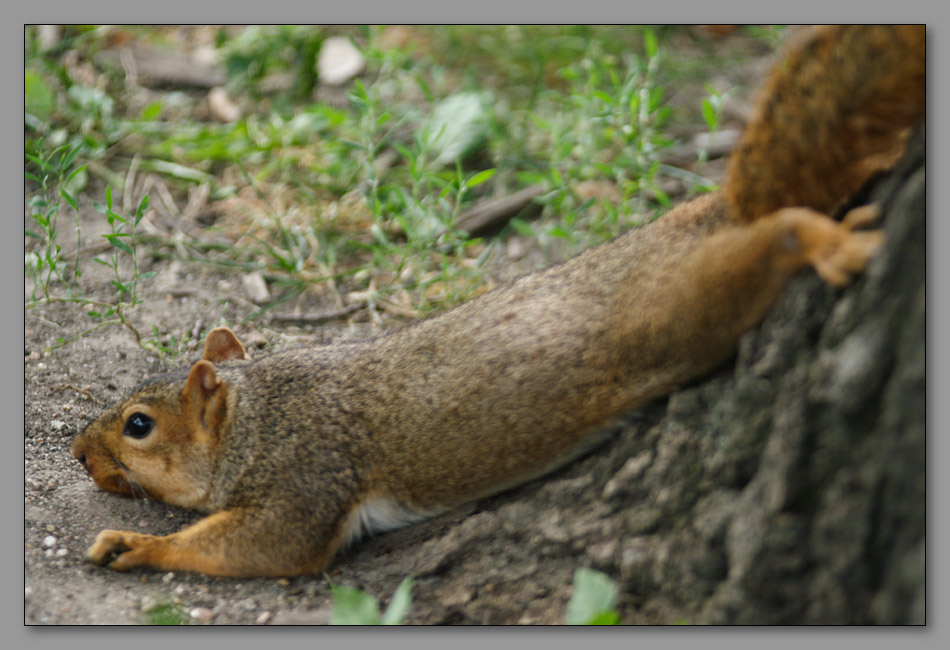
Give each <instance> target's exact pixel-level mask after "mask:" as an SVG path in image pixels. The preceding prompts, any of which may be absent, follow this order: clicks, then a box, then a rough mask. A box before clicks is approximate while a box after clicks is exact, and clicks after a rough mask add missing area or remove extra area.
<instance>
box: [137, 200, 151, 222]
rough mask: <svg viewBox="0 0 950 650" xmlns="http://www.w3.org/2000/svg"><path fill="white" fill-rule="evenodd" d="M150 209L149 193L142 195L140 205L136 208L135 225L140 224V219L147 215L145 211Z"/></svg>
mask: <svg viewBox="0 0 950 650" xmlns="http://www.w3.org/2000/svg"><path fill="white" fill-rule="evenodd" d="M147 209H148V194H146V195H145V196H143V197H142V201H141V203H139V207H138V208H137V209H136V210H135V225H136V226H137V225H139V221H141V220H142V217H144V216H145V211H146V210H147Z"/></svg>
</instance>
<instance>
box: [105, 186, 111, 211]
mask: <svg viewBox="0 0 950 650" xmlns="http://www.w3.org/2000/svg"><path fill="white" fill-rule="evenodd" d="M106 208H107V209H108V210H109V211H110V212H111V211H112V186H111V185H106Z"/></svg>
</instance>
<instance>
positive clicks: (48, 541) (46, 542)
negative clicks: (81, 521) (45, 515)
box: [43, 535, 58, 548]
mask: <svg viewBox="0 0 950 650" xmlns="http://www.w3.org/2000/svg"><path fill="white" fill-rule="evenodd" d="M57 541H58V540H57V539H56V537H55V536H54V535H47V536H46V537H44V538H43V546H45V547H46V548H52V547H54V546H56V542H57Z"/></svg>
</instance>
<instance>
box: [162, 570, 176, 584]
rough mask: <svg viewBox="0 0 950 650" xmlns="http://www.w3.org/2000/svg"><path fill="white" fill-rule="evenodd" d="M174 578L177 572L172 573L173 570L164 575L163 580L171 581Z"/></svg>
mask: <svg viewBox="0 0 950 650" xmlns="http://www.w3.org/2000/svg"><path fill="white" fill-rule="evenodd" d="M174 579H175V574H174V573H172V572H171V571H169V572H168V573H166V574H165V575H163V576H162V582H166V583H167V582H171V581H172V580H174Z"/></svg>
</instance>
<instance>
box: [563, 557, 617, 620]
mask: <svg viewBox="0 0 950 650" xmlns="http://www.w3.org/2000/svg"><path fill="white" fill-rule="evenodd" d="M616 602H617V585H615V584H614V582H613V581H612V580H611V579H610V578H608V577H607V576H606V575H604V574H603V573H601V572H599V571H594V570H592V569H584V568H581V569H578V570H577V571H575V572H574V593H573V594H572V595H571V600H570V602H568V604H567V611H566V612H565V614H564V622H565V623H566V624H567V625H616V624H617V623H618V622H619V620H620V615H619V614H618V613H617V611H616V609H614V605H615V604H616Z"/></svg>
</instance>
